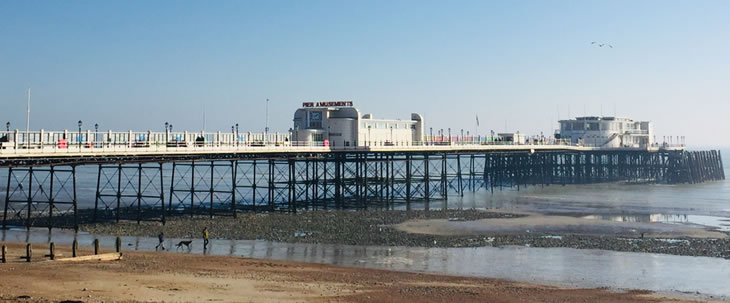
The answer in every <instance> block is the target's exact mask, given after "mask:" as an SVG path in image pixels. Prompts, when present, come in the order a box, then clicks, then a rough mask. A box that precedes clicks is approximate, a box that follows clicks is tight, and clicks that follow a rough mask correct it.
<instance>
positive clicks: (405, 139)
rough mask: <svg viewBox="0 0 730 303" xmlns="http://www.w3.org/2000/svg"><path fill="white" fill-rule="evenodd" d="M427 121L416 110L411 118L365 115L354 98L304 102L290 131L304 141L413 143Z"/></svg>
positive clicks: (323, 142)
mask: <svg viewBox="0 0 730 303" xmlns="http://www.w3.org/2000/svg"><path fill="white" fill-rule="evenodd" d="M423 123H424V121H423V117H422V116H421V115H419V114H416V113H413V114H411V117H410V120H400V119H390V120H385V119H375V118H374V117H373V115H372V114H365V115H361V114H360V111H359V110H358V109H357V108H355V107H353V103H352V101H330V102H304V103H302V107H301V108H299V109H297V111H296V112H295V113H294V126H293V128H292V129H291V130H290V132H291V139H292V140H294V142H298V143H300V144H304V145H322V146H324V145H327V146H332V147H338V146H341V147H350V146H411V145H413V144H414V142H421V141H422V140H423V136H424V132H423ZM325 142H326V143H325Z"/></svg>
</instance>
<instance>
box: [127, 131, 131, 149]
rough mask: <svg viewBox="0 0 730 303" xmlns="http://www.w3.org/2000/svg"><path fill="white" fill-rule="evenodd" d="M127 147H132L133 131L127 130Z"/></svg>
mask: <svg viewBox="0 0 730 303" xmlns="http://www.w3.org/2000/svg"><path fill="white" fill-rule="evenodd" d="M127 148H132V131H131V130H130V131H128V132H127Z"/></svg>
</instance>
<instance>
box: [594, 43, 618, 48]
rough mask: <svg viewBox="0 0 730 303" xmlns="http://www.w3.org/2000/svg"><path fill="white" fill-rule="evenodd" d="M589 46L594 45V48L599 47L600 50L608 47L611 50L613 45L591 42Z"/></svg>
mask: <svg viewBox="0 0 730 303" xmlns="http://www.w3.org/2000/svg"><path fill="white" fill-rule="evenodd" d="M591 45H595V46H598V47H601V48H603V47H604V46H608V47H609V48H613V45H611V44H608V43H599V42H597V41H592V42H591Z"/></svg>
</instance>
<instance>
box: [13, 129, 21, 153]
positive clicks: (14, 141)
mask: <svg viewBox="0 0 730 303" xmlns="http://www.w3.org/2000/svg"><path fill="white" fill-rule="evenodd" d="M14 136H15V140H13V149H16V150H17V149H18V144H19V142H18V141H20V139H19V138H18V130H17V129H16V130H15V133H14Z"/></svg>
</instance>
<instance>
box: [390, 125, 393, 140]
mask: <svg viewBox="0 0 730 303" xmlns="http://www.w3.org/2000/svg"><path fill="white" fill-rule="evenodd" d="M390 144H393V126H391V127H390Z"/></svg>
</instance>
